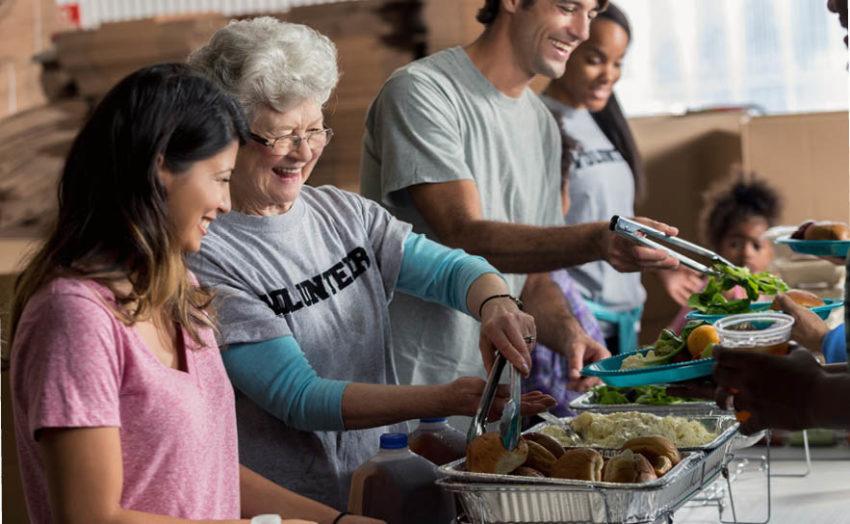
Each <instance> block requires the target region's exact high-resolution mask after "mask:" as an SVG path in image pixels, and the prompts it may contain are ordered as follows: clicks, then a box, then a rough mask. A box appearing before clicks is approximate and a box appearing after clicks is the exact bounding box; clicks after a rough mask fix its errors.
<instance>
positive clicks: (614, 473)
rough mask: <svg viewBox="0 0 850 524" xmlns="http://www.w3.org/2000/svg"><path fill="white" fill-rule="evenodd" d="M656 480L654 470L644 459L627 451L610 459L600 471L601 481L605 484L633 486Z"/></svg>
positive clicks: (656, 476)
mask: <svg viewBox="0 0 850 524" xmlns="http://www.w3.org/2000/svg"><path fill="white" fill-rule="evenodd" d="M657 478H658V475H656V474H655V469H654V468H653V467H652V464H650V463H649V461H648V460H647V459H646V457H644V456H643V455H641V454H639V453H635V452H633V451H632V450H628V449H627V450H626V451H623V452H622V453H620V454H619V455H615V456H613V457H611V458H610V459H609V460H608V462H606V463H605V469H603V471H602V480H604V481H605V482H623V483H626V484H634V483H637V482H649V481H650V480H655V479H657Z"/></svg>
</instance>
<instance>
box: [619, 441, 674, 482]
mask: <svg viewBox="0 0 850 524" xmlns="http://www.w3.org/2000/svg"><path fill="white" fill-rule="evenodd" d="M622 449H623V451H625V450H631V451H633V452H635V453H639V454H641V455H643V456H644V457H646V459H647V460H648V461H649V463H650V464H651V465H652V468H653V469H654V470H655V474H656V475H657V476H659V477H660V476H662V475H664V474H665V473H667V472H668V471H670V470H671V469H672V468H673V466H675V465H676V464H678V463H679V462H680V461H681V460H682V455H681V454H679V450H678V449H676V446H675V445H673V443H672V442H670V440H669V439H667V438H666V437H663V436H661V435H652V436H648V437H635V438H633V439H629V440H628V441H626V443H625V444H623V448H622Z"/></svg>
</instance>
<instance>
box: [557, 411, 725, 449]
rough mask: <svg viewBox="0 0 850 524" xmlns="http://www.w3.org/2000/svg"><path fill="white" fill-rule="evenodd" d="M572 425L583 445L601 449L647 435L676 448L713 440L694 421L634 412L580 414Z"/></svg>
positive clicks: (559, 432)
mask: <svg viewBox="0 0 850 524" xmlns="http://www.w3.org/2000/svg"><path fill="white" fill-rule="evenodd" d="M572 426H573V429H575V430H576V431H577V432H578V433H579V434H580V435H581V436H582V438H583V439H584V443H585V444H587V445H591V446H599V447H604V448H619V447H621V446H622V445H623V444H625V442H626V441H627V440H629V439H631V438H634V437H641V436H649V435H662V436H664V437H667V438H668V439H670V441H671V442H673V444H675V445H676V447H678V448H682V447H696V446H702V445H704V444H708V443H709V442H711V441H712V440H714V439H715V438H717V434H716V433H712V432H710V431H708V430H707V429H706V428H705V426H703V425H702V424H700V423H699V422H696V421H692V420H687V419H685V418H682V417H659V416H657V415H653V414H651V413H637V412H634V411H626V412H622V413H611V414H608V415H603V414H599V413H590V412H584V413H582V414H581V415H579V416H577V417H576V418H574V419H573V421H572ZM542 432H543V433H546V434H547V435H550V436H552V437H554V438H556V439H558V440H559V441H564V440H565V439H566V434H565V433H564V430H562V429H560V428H558V427H556V426H547V427H545V428H544V429H543V431H542ZM562 443H564V442H562Z"/></svg>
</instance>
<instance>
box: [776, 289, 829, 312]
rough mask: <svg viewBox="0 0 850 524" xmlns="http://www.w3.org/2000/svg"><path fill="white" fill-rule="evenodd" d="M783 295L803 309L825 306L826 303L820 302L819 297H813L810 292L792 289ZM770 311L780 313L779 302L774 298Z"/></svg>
mask: <svg viewBox="0 0 850 524" xmlns="http://www.w3.org/2000/svg"><path fill="white" fill-rule="evenodd" d="M785 294H786V295H788V298H790V299H791V300H793V301H794V302H795V303H797V304H799V305H801V306H803V307H818V306H823V305H825V304H826V302H824V301H823V300H821V298H820V297H819V296H817V295H815V294H814V293H812V292H810V291H804V290H802V289H792V290H790V291H788V292H786V293H785ZM770 309H775V310H776V311H781V310H782V307H780V305H779V301H778V300H776V299H775V298H774V299H773V302H772V303H771V304H770Z"/></svg>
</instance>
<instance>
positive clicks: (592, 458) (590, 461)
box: [550, 448, 603, 481]
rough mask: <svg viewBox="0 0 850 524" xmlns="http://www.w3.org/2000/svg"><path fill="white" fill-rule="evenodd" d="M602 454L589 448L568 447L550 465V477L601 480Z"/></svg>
mask: <svg viewBox="0 0 850 524" xmlns="http://www.w3.org/2000/svg"><path fill="white" fill-rule="evenodd" d="M602 466H603V460H602V455H600V454H599V452H598V451H596V450H595V449H591V448H574V449H569V450H567V451H565V452H564V454H563V455H561V458H559V459H558V460H556V461H555V464H554V465H553V466H552V473H551V474H550V476H551V477H552V478H558V479H573V480H591V481H599V480H602Z"/></svg>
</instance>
